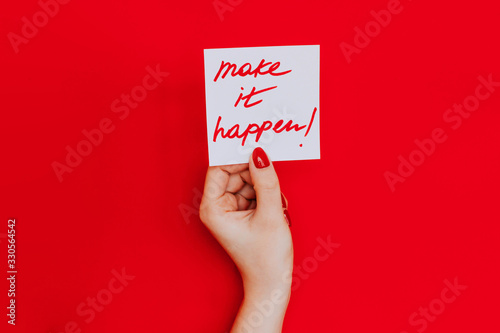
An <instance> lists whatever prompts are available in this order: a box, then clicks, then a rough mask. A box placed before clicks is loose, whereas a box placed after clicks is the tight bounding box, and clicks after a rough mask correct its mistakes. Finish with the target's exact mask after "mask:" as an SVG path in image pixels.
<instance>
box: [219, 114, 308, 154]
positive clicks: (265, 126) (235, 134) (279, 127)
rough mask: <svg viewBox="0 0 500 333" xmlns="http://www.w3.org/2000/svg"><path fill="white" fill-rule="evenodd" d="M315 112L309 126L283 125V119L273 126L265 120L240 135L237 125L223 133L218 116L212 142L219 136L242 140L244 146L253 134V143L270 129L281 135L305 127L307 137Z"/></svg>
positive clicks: (291, 122)
mask: <svg viewBox="0 0 500 333" xmlns="http://www.w3.org/2000/svg"><path fill="white" fill-rule="evenodd" d="M317 110H318V109H317V108H314V110H313V113H312V115H311V120H310V122H309V125H302V126H299V125H298V124H294V123H293V120H289V121H288V122H287V123H286V124H285V125H283V123H284V122H285V121H284V120H283V119H280V120H278V121H277V122H276V123H275V124H274V126H273V122H272V121H270V120H265V121H264V122H263V123H262V125H258V124H254V123H252V124H249V125H248V126H247V128H246V129H245V130H244V131H243V132H241V133H240V130H241V129H240V125H239V124H236V125H234V126H233V127H231V128H230V129H229V130H227V131H226V132H224V128H223V127H222V126H220V122H221V120H222V116H219V118H218V119H217V125H216V126H215V131H214V137H213V141H214V142H217V137H218V136H219V134H220V136H221V137H222V138H224V139H235V138H239V139H243V140H242V141H241V145H242V146H244V145H245V142H246V140H247V138H248V135H250V134H255V142H259V139H260V137H261V136H262V134H263V133H264V132H265V131H269V130H271V129H272V130H273V131H274V132H275V133H281V132H283V131H287V132H290V131H292V130H294V131H295V132H299V131H301V130H303V129H304V128H306V126H307V131H306V133H305V135H304V137H305V136H307V134H309V130H310V129H311V126H312V124H313V122H314V118H315V115H316V111H317Z"/></svg>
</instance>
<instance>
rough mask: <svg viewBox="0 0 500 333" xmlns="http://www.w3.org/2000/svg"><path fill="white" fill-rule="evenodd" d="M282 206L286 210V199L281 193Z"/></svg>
mask: <svg viewBox="0 0 500 333" xmlns="http://www.w3.org/2000/svg"><path fill="white" fill-rule="evenodd" d="M281 206H283V208H286V199H285V196H284V195H283V193H281Z"/></svg>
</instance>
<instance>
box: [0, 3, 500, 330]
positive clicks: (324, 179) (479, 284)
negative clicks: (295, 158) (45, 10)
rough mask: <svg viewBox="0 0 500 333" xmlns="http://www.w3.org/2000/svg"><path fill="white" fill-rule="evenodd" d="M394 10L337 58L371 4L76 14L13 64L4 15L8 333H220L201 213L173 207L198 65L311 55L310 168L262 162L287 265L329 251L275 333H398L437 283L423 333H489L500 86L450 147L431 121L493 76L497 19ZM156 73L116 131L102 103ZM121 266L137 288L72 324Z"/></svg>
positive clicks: (196, 99) (499, 68) (228, 301)
mask: <svg viewBox="0 0 500 333" xmlns="http://www.w3.org/2000/svg"><path fill="white" fill-rule="evenodd" d="M235 2H236V1H233V3H235ZM402 4H403V7H404V9H403V11H402V12H401V13H400V14H398V15H396V16H394V17H393V19H392V22H391V23H390V24H389V25H388V26H387V27H386V28H383V29H382V31H381V33H380V34H379V35H378V36H376V37H374V38H373V39H372V41H371V43H370V45H368V46H367V47H366V48H364V49H362V50H361V53H360V54H354V55H353V56H352V62H351V63H350V64H348V63H347V61H346V59H345V58H344V56H343V54H342V52H341V49H340V47H339V44H340V43H341V42H347V43H350V44H352V43H353V38H354V34H355V33H354V30H353V28H354V27H356V26H358V27H360V28H363V27H364V25H365V24H366V23H367V22H369V21H370V20H371V16H370V11H371V10H376V11H378V10H381V9H384V8H386V6H387V1H385V0H377V1H355V2H353V1H347V0H342V1H313V0H312V1H274V2H270V1H264V0H243V1H242V2H241V4H239V5H236V6H233V10H232V11H227V12H225V13H224V20H222V21H221V20H220V18H219V16H218V15H217V12H216V10H215V9H214V6H213V3H212V1H211V0H207V1H196V2H192V1H168V2H166V1H158V0H156V1H155V0H149V1H135V0H128V1H127V0H124V1H107V2H102V1H96V0H88V1H76V0H73V1H70V2H69V3H68V4H66V5H61V8H60V11H59V13H58V14H57V15H56V16H55V17H54V18H51V19H50V21H49V23H48V24H47V25H46V26H45V27H42V28H40V31H39V32H38V34H37V35H36V36H35V37H34V38H32V39H30V40H29V43H28V44H26V45H24V44H23V45H20V47H19V49H20V50H19V53H17V54H16V53H15V52H14V50H13V47H12V46H11V44H10V42H9V40H8V38H7V33H8V32H15V33H17V34H20V31H21V27H22V21H21V19H22V17H23V16H27V17H28V18H30V20H31V17H32V16H33V14H34V13H36V12H37V11H39V10H40V7H39V5H38V3H37V1H35V0H29V1H26V0H24V1H4V2H2V4H1V5H0V16H1V22H2V24H1V27H0V36H2V38H1V42H0V48H1V60H2V61H1V62H0V73H1V77H2V80H1V83H0V84H1V87H0V88H1V90H0V97H1V102H0V105H1V119H0V133H1V134H0V135H1V137H0V139H1V141H0V142H1V144H0V145H1V156H2V163H1V164H2V166H1V167H2V172H1V187H0V190H1V194H0V195H1V202H0V207H1V212H0V213H1V225H0V236H2V237H1V238H0V241H1V243H0V248H1V249H2V250H1V252H0V253H4V254H1V255H0V268H1V271H2V276H5V270H6V259H7V258H6V257H7V253H6V252H7V251H6V238H5V234H6V233H7V219H8V218H10V217H14V218H16V219H17V245H18V247H17V261H18V270H19V273H18V276H17V297H16V301H17V304H18V306H17V325H16V328H15V330H17V332H53V333H55V332H63V331H64V326H65V325H66V323H67V322H70V321H75V322H77V323H78V325H79V327H80V328H81V329H82V331H83V332H120V331H125V332H221V333H222V332H225V331H228V330H229V328H230V326H231V323H232V320H233V319H234V317H235V314H236V311H237V308H238V305H239V304H240V302H241V299H242V287H241V280H240V277H239V274H238V272H237V270H236V268H235V267H234V265H233V263H232V262H231V260H230V259H229V257H228V256H227V255H226V254H225V252H224V251H223V250H222V248H221V247H220V246H219V245H218V244H217V242H216V241H215V240H214V239H213V238H212V236H211V235H210V234H209V232H208V231H207V230H206V229H205V227H204V226H203V225H202V224H201V222H200V221H199V218H198V216H197V215H196V214H193V215H190V216H187V215H186V214H184V215H183V213H182V210H183V209H188V208H186V207H190V211H195V210H196V209H197V205H198V203H199V197H198V195H197V193H198V191H200V190H201V189H202V186H203V182H204V175H205V171H206V167H207V165H208V153H207V139H206V127H205V126H206V125H205V108H204V107H205V104H204V98H205V96H204V77H203V49H204V48H215V47H217V48H219V47H250V46H273V45H310V44H319V45H321V110H320V111H321V146H322V157H321V160H317V161H299V162H279V163H276V168H277V170H278V174H279V177H280V181H281V186H282V190H283V192H284V193H285V195H286V196H287V198H288V200H289V203H290V214H291V218H292V221H293V226H292V233H293V238H294V248H295V263H296V264H297V265H301V264H302V262H303V260H304V259H306V258H308V257H310V256H312V255H313V251H314V249H315V248H316V246H317V245H318V242H317V240H316V239H317V237H322V238H326V237H327V236H328V235H331V239H332V241H334V242H336V243H339V244H341V246H340V247H339V248H338V249H337V250H336V251H335V253H334V254H333V255H332V256H331V257H330V258H329V259H328V260H327V261H325V262H320V263H319V266H318V268H317V270H315V271H314V272H312V273H311V274H310V275H309V277H308V278H307V279H303V280H302V281H301V285H300V287H299V288H297V290H296V291H294V292H293V294H292V299H291V302H290V306H289V309H288V312H287V316H286V319H285V323H284V332H394V333H400V332H401V331H408V332H409V333H410V332H416V329H415V328H414V327H411V326H410V325H409V322H408V317H409V316H410V315H411V314H412V313H413V312H414V311H418V308H419V307H420V306H428V305H429V302H430V301H431V300H433V299H435V298H437V297H439V296H440V293H441V290H442V289H443V287H444V284H443V280H444V279H449V280H450V281H452V280H453V279H454V278H455V277H458V281H459V283H460V284H464V285H467V286H468V289H467V290H465V291H463V293H462V295H461V296H460V297H458V298H457V300H456V301H455V302H454V303H452V304H449V305H447V306H446V309H445V311H444V312H443V314H441V315H439V316H438V318H437V319H436V320H435V321H434V322H433V323H429V326H428V327H427V330H426V331H427V332H486V331H488V332H493V331H498V330H499V329H500V324H499V322H498V310H499V309H498V300H499V296H500V294H499V291H500V288H499V286H498V283H499V282H498V281H499V278H500V276H499V268H498V267H499V260H498V258H499V250H500V249H499V245H498V236H499V227H498V222H499V217H500V214H499V212H498V188H499V187H500V179H499V176H498V174H499V166H500V155H499V151H500V150H499V143H500V132H499V131H498V128H499V125H498V124H499V121H500V112H499V106H500V97H499V96H500V91H497V92H495V93H494V94H493V95H492V96H491V97H490V98H489V99H487V100H486V101H484V102H481V106H480V107H479V109H478V110H477V111H476V112H475V113H474V114H472V116H471V117H470V118H469V119H466V120H464V123H463V124H462V126H461V127H460V128H459V129H457V130H455V131H453V130H452V129H451V128H450V126H449V125H448V124H445V123H444V122H443V119H442V116H443V113H444V112H445V111H446V109H448V108H450V107H452V105H453V104H454V103H461V102H462V101H463V100H464V98H465V97H467V96H468V95H471V94H473V93H474V89H475V87H476V86H477V84H478V80H477V77H478V76H479V75H483V76H485V77H486V76H487V75H488V74H490V73H492V75H493V79H494V80H495V81H500V62H499V59H500V50H499V48H498V33H499V28H498V19H499V16H498V12H499V10H498V9H499V8H498V5H496V4H495V2H493V1H474V2H465V3H462V2H457V1H440V2H435V1H429V0H414V1H413V2H409V1H404V2H402ZM156 64H160V68H161V69H162V70H163V71H166V72H169V73H170V75H169V76H168V77H167V78H165V80H164V81H163V82H162V83H161V84H160V86H159V87H158V88H157V89H155V90H153V91H151V92H150V93H149V94H148V96H147V98H146V100H145V101H144V102H142V103H140V105H139V106H138V107H137V108H136V109H135V110H132V112H131V113H130V116H129V117H128V118H126V119H124V120H120V119H119V118H118V117H117V115H116V114H114V113H113V112H112V111H111V110H110V105H111V103H112V102H113V100H115V99H116V98H119V97H120V95H121V94H122V93H129V92H130V90H131V89H132V88H133V87H134V86H136V85H138V84H141V82H142V79H143V77H144V76H145V75H146V71H145V68H146V66H148V65H149V66H152V67H155V66H156ZM497 89H498V88H497ZM499 90H500V89H499ZM106 117H107V118H110V119H111V120H112V121H113V124H114V125H116V129H115V131H114V132H112V133H110V134H107V135H105V137H104V140H103V143H102V144H100V145H99V146H97V147H94V149H93V152H92V153H91V154H90V155H89V156H88V157H85V158H84V159H83V162H82V163H81V164H80V165H79V166H77V167H76V168H75V169H74V170H73V172H72V173H67V174H65V175H64V180H63V182H59V181H58V179H57V177H56V175H55V173H54V171H53V170H52V166H51V164H52V162H54V161H58V162H61V163H63V162H64V159H65V156H66V150H65V147H66V146H67V145H69V146H71V147H73V148H75V146H76V145H77V144H78V142H80V141H81V140H83V139H85V137H84V136H83V134H82V130H83V129H87V130H90V129H93V128H96V127H98V124H99V121H100V120H101V119H103V118H106ZM436 127H441V128H443V129H445V130H446V133H447V134H448V135H449V137H448V140H447V141H446V142H445V143H443V144H441V145H439V146H438V147H437V149H436V152H435V153H434V154H433V155H432V156H431V157H429V158H428V159H426V161H425V162H424V164H422V165H421V166H419V167H418V168H416V171H415V172H414V174H413V175H411V176H410V177H408V179H407V180H406V181H405V182H404V183H398V184H397V185H396V191H395V192H394V193H392V192H391V190H390V189H389V186H388V185H387V183H386V181H385V179H384V176H383V174H384V172H385V171H387V170H389V171H391V172H397V167H398V163H399V162H398V155H399V154H402V155H403V156H405V157H408V154H409V153H410V152H411V151H412V150H414V149H415V148H416V147H415V144H414V143H413V141H414V140H415V139H424V138H428V137H430V133H431V132H432V130H433V129H434V128H436ZM271 157H272V156H271ZM187 222H188V223H187ZM2 234H3V235H2ZM122 267H124V268H125V270H126V272H127V274H129V275H134V276H135V279H134V280H133V281H131V282H130V284H129V285H128V286H127V287H126V288H125V289H124V291H123V292H121V293H119V294H117V295H114V298H113V300H112V302H111V303H110V304H109V305H106V306H105V309H104V310H103V311H102V312H100V313H97V315H96V317H95V319H94V320H93V321H92V322H90V323H88V324H87V323H85V322H84V321H83V320H82V317H81V316H78V315H77V313H76V308H77V306H78V305H79V304H80V303H81V302H85V300H86V299H87V297H95V296H96V294H97V293H98V292H99V291H100V290H102V289H103V288H106V287H107V285H108V282H109V281H110V279H111V278H112V274H111V270H112V269H116V270H121V268H122ZM0 287H1V288H2V289H1V290H0V294H1V295H2V297H1V302H2V304H1V306H0V308H1V309H3V310H1V311H2V313H1V317H0V318H3V319H2V320H1V323H0V327H1V328H2V329H1V330H2V331H5V329H6V328H7V327H8V326H10V325H7V323H6V321H7V320H6V316H5V313H4V311H5V312H6V310H5V307H6V306H7V297H6V292H7V289H8V285H7V283H6V282H5V280H4V282H2V283H1V284H0ZM9 329H11V327H9ZM9 331H10V330H9ZM12 331H14V330H12Z"/></svg>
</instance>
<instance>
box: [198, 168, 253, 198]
mask: <svg viewBox="0 0 500 333" xmlns="http://www.w3.org/2000/svg"><path fill="white" fill-rule="evenodd" d="M246 169H248V163H244V164H233V165H220V166H213V167H208V170H207V176H206V179H205V188H204V190H203V197H204V199H206V200H209V201H215V200H217V199H219V198H220V197H222V196H223V195H224V193H226V188H227V184H228V183H229V176H230V175H231V174H233V173H239V172H242V171H245V170H246Z"/></svg>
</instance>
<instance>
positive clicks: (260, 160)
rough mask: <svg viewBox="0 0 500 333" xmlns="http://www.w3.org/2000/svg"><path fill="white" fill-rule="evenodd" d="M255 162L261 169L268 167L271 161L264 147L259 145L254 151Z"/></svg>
mask: <svg viewBox="0 0 500 333" xmlns="http://www.w3.org/2000/svg"><path fill="white" fill-rule="evenodd" d="M252 158H253V164H255V166H256V167H257V168H259V169H262V168H266V167H268V166H269V165H271V163H269V159H268V158H267V155H266V152H265V151H264V149H262V148H260V147H257V148H255V149H254V151H253V153H252Z"/></svg>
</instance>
